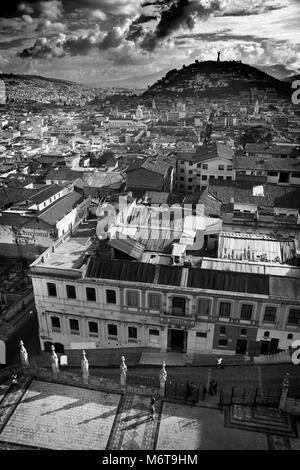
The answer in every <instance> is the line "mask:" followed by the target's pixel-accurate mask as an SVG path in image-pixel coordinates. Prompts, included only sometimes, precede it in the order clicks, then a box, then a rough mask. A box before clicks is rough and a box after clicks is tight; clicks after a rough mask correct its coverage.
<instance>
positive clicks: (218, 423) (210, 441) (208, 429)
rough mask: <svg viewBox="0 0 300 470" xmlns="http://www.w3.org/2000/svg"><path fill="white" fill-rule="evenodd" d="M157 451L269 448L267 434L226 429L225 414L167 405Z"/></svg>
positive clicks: (207, 409) (202, 408) (162, 414)
mask: <svg viewBox="0 0 300 470" xmlns="http://www.w3.org/2000/svg"><path fill="white" fill-rule="evenodd" d="M156 448H157V449H159V450H166V449H168V450H195V449H201V450H258V449H265V450H266V449H268V442H267V437H266V435H265V434H257V433H255V432H247V431H240V430H237V429H228V428H225V427H224V415H223V414H222V413H221V412H220V411H219V410H214V409H211V408H210V409H209V408H206V407H193V408H191V407H188V406H186V405H180V404H176V403H168V402H164V404H163V407H162V413H161V419H160V427H159V433H158V439H157V445H156Z"/></svg>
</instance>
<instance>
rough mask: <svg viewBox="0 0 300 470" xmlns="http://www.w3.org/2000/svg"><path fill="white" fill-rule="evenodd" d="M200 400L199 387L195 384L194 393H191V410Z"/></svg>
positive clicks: (193, 386)
mask: <svg viewBox="0 0 300 470" xmlns="http://www.w3.org/2000/svg"><path fill="white" fill-rule="evenodd" d="M197 400H198V387H196V386H195V385H194V384H193V385H192V391H191V408H192V407H193V406H194V405H196V403H197Z"/></svg>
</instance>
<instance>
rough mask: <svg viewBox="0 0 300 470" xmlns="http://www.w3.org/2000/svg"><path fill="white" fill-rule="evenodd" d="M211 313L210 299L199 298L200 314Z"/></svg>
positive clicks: (206, 315) (206, 314) (204, 315)
mask: <svg viewBox="0 0 300 470" xmlns="http://www.w3.org/2000/svg"><path fill="white" fill-rule="evenodd" d="M209 314H210V300H209V299H199V300H198V315H200V316H203V317H208V315H209Z"/></svg>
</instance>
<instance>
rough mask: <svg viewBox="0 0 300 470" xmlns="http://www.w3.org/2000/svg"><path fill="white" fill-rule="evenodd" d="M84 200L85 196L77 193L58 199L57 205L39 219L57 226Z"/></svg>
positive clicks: (43, 213)
mask: <svg viewBox="0 0 300 470" xmlns="http://www.w3.org/2000/svg"><path fill="white" fill-rule="evenodd" d="M82 200H83V196H82V195H81V194H79V193H77V192H76V191H73V192H72V193H70V194H68V195H67V196H64V197H62V198H61V199H58V200H57V202H56V203H55V204H52V205H51V206H50V207H49V208H47V209H45V210H44V211H43V212H42V213H41V214H39V216H38V218H39V219H40V220H43V221H44V222H46V223H47V224H49V225H53V226H56V223H57V222H58V221H60V220H61V219H63V218H64V217H65V215H66V214H68V213H69V212H71V210H72V209H74V207H76V206H77V205H78V204H79V203H80V202H81V201H82Z"/></svg>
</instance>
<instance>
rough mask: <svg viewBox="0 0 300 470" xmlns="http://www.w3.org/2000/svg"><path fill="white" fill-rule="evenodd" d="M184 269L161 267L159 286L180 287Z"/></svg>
mask: <svg viewBox="0 0 300 470" xmlns="http://www.w3.org/2000/svg"><path fill="white" fill-rule="evenodd" d="M181 273H182V268H180V267H177V266H160V268H159V275H158V281H157V283H158V284H163V285H165V286H180V283H181Z"/></svg>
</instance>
